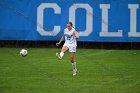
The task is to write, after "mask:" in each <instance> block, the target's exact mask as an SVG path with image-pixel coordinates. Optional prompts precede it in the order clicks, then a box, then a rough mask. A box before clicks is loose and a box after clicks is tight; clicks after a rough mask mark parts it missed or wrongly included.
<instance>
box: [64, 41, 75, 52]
mask: <svg viewBox="0 0 140 93" xmlns="http://www.w3.org/2000/svg"><path fill="white" fill-rule="evenodd" d="M63 46H66V47H68V49H69V52H76V47H77V45H76V44H73V43H72V44H68V43H64V45H63Z"/></svg>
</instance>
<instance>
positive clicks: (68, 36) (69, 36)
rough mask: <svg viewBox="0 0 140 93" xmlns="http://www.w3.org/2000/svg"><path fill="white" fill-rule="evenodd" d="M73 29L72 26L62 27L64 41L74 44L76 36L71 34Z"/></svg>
mask: <svg viewBox="0 0 140 93" xmlns="http://www.w3.org/2000/svg"><path fill="white" fill-rule="evenodd" d="M74 31H75V29H74V28H72V29H71V30H68V28H65V29H64V35H65V43H67V44H75V45H76V37H75V36H74V34H73V32H74Z"/></svg>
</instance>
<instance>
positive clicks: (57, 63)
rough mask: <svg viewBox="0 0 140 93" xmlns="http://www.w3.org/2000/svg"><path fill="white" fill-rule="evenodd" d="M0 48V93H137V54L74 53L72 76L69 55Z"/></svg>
mask: <svg viewBox="0 0 140 93" xmlns="http://www.w3.org/2000/svg"><path fill="white" fill-rule="evenodd" d="M19 50H20V49H19V48H0V93H140V50H95V49H78V51H77V53H76V55H75V59H76V62H77V67H78V74H77V76H76V77H73V76H72V66H71V64H70V62H69V53H68V52H67V53H66V54H65V57H64V59H63V60H58V59H56V57H55V52H57V51H59V50H60V49H53V48H27V50H28V52H29V55H28V56H27V57H21V56H20V55H19Z"/></svg>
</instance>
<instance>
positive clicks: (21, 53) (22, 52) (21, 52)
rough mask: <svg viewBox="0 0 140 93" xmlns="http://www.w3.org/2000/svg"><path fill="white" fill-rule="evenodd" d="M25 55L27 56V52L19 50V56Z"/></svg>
mask: <svg viewBox="0 0 140 93" xmlns="http://www.w3.org/2000/svg"><path fill="white" fill-rule="evenodd" d="M27 54H28V51H27V50H26V49H21V50H20V55H21V56H23V57H25V56H27Z"/></svg>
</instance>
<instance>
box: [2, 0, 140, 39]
mask: <svg viewBox="0 0 140 93" xmlns="http://www.w3.org/2000/svg"><path fill="white" fill-rule="evenodd" d="M139 5H140V2H139V0H0V40H44V41H49V40H59V39H60V37H61V36H62V34H63V30H64V28H65V27H66V23H67V22H68V21H72V22H73V23H74V27H75V28H76V29H77V31H78V32H79V35H80V39H78V41H87V42H140V6H139ZM54 26H57V28H54Z"/></svg>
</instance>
